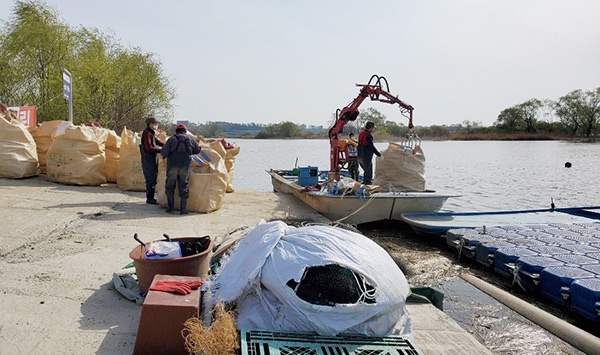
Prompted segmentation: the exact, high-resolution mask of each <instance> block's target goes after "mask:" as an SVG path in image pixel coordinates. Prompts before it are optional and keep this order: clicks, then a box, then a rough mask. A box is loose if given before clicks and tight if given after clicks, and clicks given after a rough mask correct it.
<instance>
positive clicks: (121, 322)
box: [79, 281, 142, 355]
mask: <svg viewBox="0 0 600 355" xmlns="http://www.w3.org/2000/svg"><path fill="white" fill-rule="evenodd" d="M141 310H142V306H141V305H138V304H136V303H135V302H133V301H130V300H128V299H126V298H125V297H123V296H122V295H121V294H120V293H119V292H118V291H117V290H116V289H115V286H114V284H113V282H112V281H110V282H108V283H105V284H103V285H102V286H101V287H100V288H99V289H98V290H96V291H95V292H94V293H93V294H92V295H91V296H90V297H89V298H88V299H87V300H85V301H84V302H83V303H82V304H81V314H82V316H81V318H80V320H79V327H80V328H81V329H84V330H97V331H107V334H106V336H105V337H104V339H103V340H102V343H101V344H100V347H99V348H98V352H97V354H115V355H116V354H131V353H133V347H134V345H135V336H136V333H137V327H138V323H139V318H140V312H141Z"/></svg>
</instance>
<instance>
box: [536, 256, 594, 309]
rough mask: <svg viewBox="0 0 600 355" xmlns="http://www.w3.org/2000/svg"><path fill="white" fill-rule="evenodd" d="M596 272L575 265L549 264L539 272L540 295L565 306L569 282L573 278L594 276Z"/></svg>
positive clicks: (572, 280)
mask: <svg viewBox="0 0 600 355" xmlns="http://www.w3.org/2000/svg"><path fill="white" fill-rule="evenodd" d="M595 276H596V274H594V273H593V272H591V271H587V270H584V269H582V268H581V267H577V266H551V267H547V268H545V269H543V270H542V272H541V274H540V281H541V289H540V294H541V295H542V297H544V298H546V299H548V300H550V301H552V302H554V303H556V304H558V305H561V306H565V305H568V304H569V300H570V297H571V284H572V283H573V282H574V281H575V280H579V279H589V278H594V277H595Z"/></svg>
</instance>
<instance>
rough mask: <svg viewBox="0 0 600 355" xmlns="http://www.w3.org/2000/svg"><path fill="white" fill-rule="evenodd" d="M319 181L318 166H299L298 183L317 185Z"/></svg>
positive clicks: (301, 184)
mask: <svg viewBox="0 0 600 355" xmlns="http://www.w3.org/2000/svg"><path fill="white" fill-rule="evenodd" d="M318 183H319V168H318V167H316V166H305V167H300V168H298V185H300V186H315V185H316V184H318Z"/></svg>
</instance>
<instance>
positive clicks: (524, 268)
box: [514, 256, 565, 293]
mask: <svg viewBox="0 0 600 355" xmlns="http://www.w3.org/2000/svg"><path fill="white" fill-rule="evenodd" d="M563 265H565V263H564V262H562V261H560V260H556V259H554V258H552V257H548V256H525V257H522V258H519V260H518V261H517V262H516V264H515V267H516V269H517V276H518V277H519V278H518V279H516V280H514V281H515V283H516V284H517V285H520V286H521V287H523V288H524V289H525V290H526V291H530V292H533V293H538V292H540V276H541V273H542V270H543V269H545V268H547V267H551V266H563Z"/></svg>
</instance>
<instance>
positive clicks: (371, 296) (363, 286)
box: [352, 271, 377, 303]
mask: <svg viewBox="0 0 600 355" xmlns="http://www.w3.org/2000/svg"><path fill="white" fill-rule="evenodd" d="M352 275H354V280H356V284H357V285H358V288H359V290H360V297H359V298H358V302H357V303H365V301H366V300H373V301H374V300H375V294H376V293H377V292H376V290H375V289H372V290H370V291H369V290H367V282H366V281H365V278H364V277H362V276H361V277H360V279H359V278H358V276H357V275H356V273H355V272H354V271H353V272H352Z"/></svg>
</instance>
